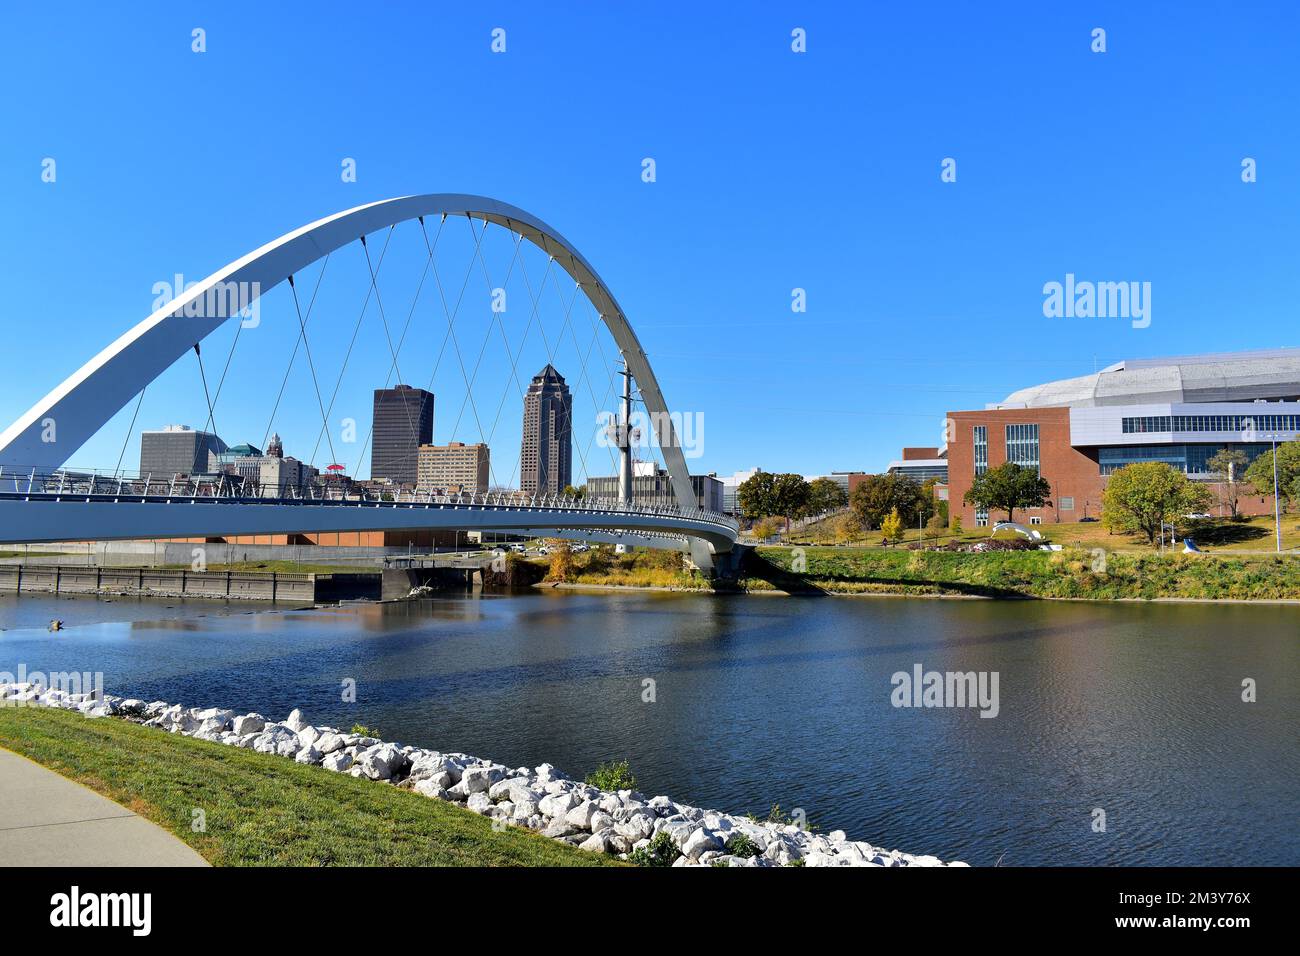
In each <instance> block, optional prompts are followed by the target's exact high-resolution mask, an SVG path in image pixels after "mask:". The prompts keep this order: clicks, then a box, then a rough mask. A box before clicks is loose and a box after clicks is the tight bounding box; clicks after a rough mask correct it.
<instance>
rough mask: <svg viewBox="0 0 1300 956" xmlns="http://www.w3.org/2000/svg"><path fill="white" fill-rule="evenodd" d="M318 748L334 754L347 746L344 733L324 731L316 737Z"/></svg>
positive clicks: (322, 751) (324, 752)
mask: <svg viewBox="0 0 1300 956" xmlns="http://www.w3.org/2000/svg"><path fill="white" fill-rule="evenodd" d="M315 746H316V749H317V750H319V751H320V752H321V753H323V754H332V753H335V752H337V751H339V750H342V749H343V748H344V747H346V746H347V742H346V741H345V740H344V739H343V735H342V734H337V733H324V734H321V735H320V736H319V737H317V738H316V741H315Z"/></svg>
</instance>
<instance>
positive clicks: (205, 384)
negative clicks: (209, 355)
mask: <svg viewBox="0 0 1300 956" xmlns="http://www.w3.org/2000/svg"><path fill="white" fill-rule="evenodd" d="M194 355H195V356H196V357H197V358H198V360H199V381H201V382H202V383H203V398H204V399H205V400H206V401H207V403H208V425H209V426H211V427H212V434H214V435H215V434H216V429H217V422H216V416H215V415H214V414H213V410H212V399H211V398H210V397H209V395H208V377H207V376H206V375H204V374H203V353H201V352H200V351H199V343H198V342H195V343H194ZM206 427H207V426H205V428H206Z"/></svg>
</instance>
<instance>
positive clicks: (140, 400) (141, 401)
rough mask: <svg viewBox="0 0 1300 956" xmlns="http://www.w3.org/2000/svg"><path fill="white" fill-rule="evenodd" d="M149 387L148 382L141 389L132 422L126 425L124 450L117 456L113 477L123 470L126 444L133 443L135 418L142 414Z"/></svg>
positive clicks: (123, 442)
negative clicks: (145, 393) (145, 392)
mask: <svg viewBox="0 0 1300 956" xmlns="http://www.w3.org/2000/svg"><path fill="white" fill-rule="evenodd" d="M148 387H149V383H148V382H146V383H145V386H144V388H142V389H140V397H139V398H138V399H136V403H135V411H134V412H132V413H131V424H130V425H128V426H127V427H126V437H125V438H123V439H122V451H121V453H119V454H118V456H117V467H116V468H114V469H113V477H114V478H116V477H117V476H118V474H120V473H121V471H122V459H123V458H125V457H126V446H127V445H129V444H130V443H131V432H133V431H135V420H136V417H137V416H138V415H139V414H140V406H141V405H142V404H144V390H145V388H148Z"/></svg>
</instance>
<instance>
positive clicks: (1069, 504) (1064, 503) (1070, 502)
mask: <svg viewBox="0 0 1300 956" xmlns="http://www.w3.org/2000/svg"><path fill="white" fill-rule="evenodd" d="M1061 510H1062V511H1073V510H1074V498H1073V497H1072V496H1070V495H1062V496H1061Z"/></svg>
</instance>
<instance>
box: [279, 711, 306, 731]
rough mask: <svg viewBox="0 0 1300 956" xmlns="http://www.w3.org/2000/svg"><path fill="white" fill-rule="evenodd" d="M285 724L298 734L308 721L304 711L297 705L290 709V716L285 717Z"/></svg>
mask: <svg viewBox="0 0 1300 956" xmlns="http://www.w3.org/2000/svg"><path fill="white" fill-rule="evenodd" d="M284 725H285V726H286V727H288V728H289V729H290V730H292V731H293V732H294V733H295V734H296V733H297V732H298V731H300V730H302V729H303V728H304V727H306V726H307V721H306V720H304V719H303V716H302V711H301V710H299V709H298V708H297V707H295V708H294V709H293V710H291V711H289V716H288V717H286V718H284Z"/></svg>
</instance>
